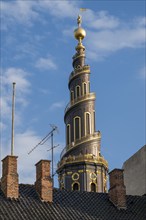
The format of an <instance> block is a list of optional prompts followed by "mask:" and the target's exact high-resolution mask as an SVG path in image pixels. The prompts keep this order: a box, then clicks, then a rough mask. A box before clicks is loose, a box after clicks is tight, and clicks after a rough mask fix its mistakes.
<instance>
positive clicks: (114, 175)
mask: <svg viewBox="0 0 146 220" xmlns="http://www.w3.org/2000/svg"><path fill="white" fill-rule="evenodd" d="M123 171H124V170H122V169H114V170H112V171H111V172H110V173H109V180H110V189H109V197H110V200H111V202H112V203H113V204H114V205H115V206H117V207H118V208H119V209H126V187H125V185H124V176H123Z"/></svg>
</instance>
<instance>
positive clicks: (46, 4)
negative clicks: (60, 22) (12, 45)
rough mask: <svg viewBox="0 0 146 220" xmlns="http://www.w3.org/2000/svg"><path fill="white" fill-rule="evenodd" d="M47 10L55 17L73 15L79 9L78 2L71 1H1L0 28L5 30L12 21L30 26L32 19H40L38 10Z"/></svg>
mask: <svg viewBox="0 0 146 220" xmlns="http://www.w3.org/2000/svg"><path fill="white" fill-rule="evenodd" d="M42 10H43V12H44V11H46V12H47V13H48V12H49V13H50V14H51V15H53V16H55V17H57V18H66V17H75V16H76V15H77V13H78V11H79V3H78V2H73V1H68V0H64V1H49V0H48V1H42V0H38V1H37V0H36V1H33V0H30V1H25V0H22V1H20V0H16V1H13V2H10V1H9V2H4V1H2V2H1V13H2V20H3V22H2V24H3V25H2V29H3V30H7V29H8V27H9V26H10V25H11V24H12V23H15V22H17V23H19V24H25V25H28V26H31V25H32V24H33V22H34V21H36V20H40V21H42V22H43V23H44V22H45V21H44V20H43V19H42V18H41V14H40V13H39V12H40V11H42Z"/></svg>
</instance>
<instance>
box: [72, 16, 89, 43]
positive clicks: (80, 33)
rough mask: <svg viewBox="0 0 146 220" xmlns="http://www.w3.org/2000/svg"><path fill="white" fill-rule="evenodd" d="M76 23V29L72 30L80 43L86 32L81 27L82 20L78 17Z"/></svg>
mask: <svg viewBox="0 0 146 220" xmlns="http://www.w3.org/2000/svg"><path fill="white" fill-rule="evenodd" d="M77 23H78V28H77V29H75V30H74V36H75V38H76V39H77V40H78V41H79V42H80V43H81V41H82V40H83V39H84V37H85V36H86V31H85V30H84V29H83V28H82V27H81V23H82V18H81V16H80V15H79V16H78V18H77Z"/></svg>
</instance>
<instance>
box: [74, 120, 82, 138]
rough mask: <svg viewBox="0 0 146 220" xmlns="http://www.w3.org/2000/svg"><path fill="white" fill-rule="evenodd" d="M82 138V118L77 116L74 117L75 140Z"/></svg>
mask: <svg viewBox="0 0 146 220" xmlns="http://www.w3.org/2000/svg"><path fill="white" fill-rule="evenodd" d="M80 138H81V118H80V117H78V116H77V117H75V118H74V140H77V139H80Z"/></svg>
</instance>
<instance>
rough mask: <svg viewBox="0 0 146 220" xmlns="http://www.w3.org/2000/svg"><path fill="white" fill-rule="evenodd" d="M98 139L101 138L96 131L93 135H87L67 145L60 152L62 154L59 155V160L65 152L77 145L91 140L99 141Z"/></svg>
mask: <svg viewBox="0 0 146 220" xmlns="http://www.w3.org/2000/svg"><path fill="white" fill-rule="evenodd" d="M100 138H101V134H100V133H99V132H98V131H96V132H94V133H93V134H88V135H86V136H84V137H82V138H81V139H78V140H75V141H74V142H72V143H70V144H69V145H67V146H66V147H65V148H64V149H63V150H62V152H61V154H60V158H62V157H63V155H64V154H65V153H66V152H67V151H69V150H71V149H73V148H74V147H76V146H77V145H79V144H82V143H84V142H87V141H91V140H95V139H100Z"/></svg>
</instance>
